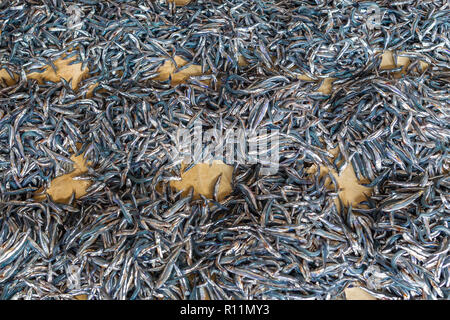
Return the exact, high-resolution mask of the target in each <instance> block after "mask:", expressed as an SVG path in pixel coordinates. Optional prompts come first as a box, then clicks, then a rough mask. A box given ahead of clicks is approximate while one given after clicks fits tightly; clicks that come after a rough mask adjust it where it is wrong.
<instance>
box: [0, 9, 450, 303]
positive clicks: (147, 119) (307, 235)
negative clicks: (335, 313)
mask: <svg viewBox="0 0 450 320" xmlns="http://www.w3.org/2000/svg"><path fill="white" fill-rule="evenodd" d="M374 6H375V7H376V8H378V16H376V17H373V16H371V15H370V14H369V13H368V12H369V11H368V10H369V9H370V8H374ZM77 18H79V19H78V20H77ZM368 18H374V19H373V20H374V21H375V24H373V25H372V27H370V24H368V23H367V19H368ZM377 19H378V22H377ZM73 22H75V25H74V24H73ZM0 26H1V34H0V68H2V70H3V72H6V73H7V74H9V75H11V77H14V78H15V79H16V83H15V84H13V85H8V84H6V83H5V82H4V81H1V84H0V86H1V88H0V299H75V298H76V297H79V296H80V295H87V298H88V299H342V298H345V293H344V291H345V289H346V288H348V287H351V286H356V287H361V288H363V290H365V291H366V292H368V293H370V294H371V295H373V296H374V297H376V298H378V299H449V297H450V290H449V285H450V270H449V269H450V268H449V266H450V258H449V254H448V253H449V235H450V227H449V224H450V215H449V213H450V193H449V192H450V177H449V166H450V154H449V151H450V148H449V146H450V145H449V140H450V108H449V106H450V104H449V103H450V97H449V93H450V88H449V83H450V72H449V67H450V41H449V34H450V5H449V2H448V1H446V0H442V1H441V0H433V1H431V0H400V1H388V0H386V1H375V2H357V1H347V0H341V1H338V0H334V1H331V0H307V1H297V0H284V1H278V0H248V1H240V0H222V1H219V0H211V1H210V0H203V1H202V0H193V1H191V3H189V4H187V5H186V6H177V5H175V4H173V3H167V2H166V1H127V0H116V1H114V0H107V1H93V0H81V1H76V2H69V1H62V0H45V1H38V0H26V1H25V0H22V1H3V2H2V3H1V4H0ZM386 50H390V51H392V52H393V53H394V57H401V56H402V57H407V58H409V59H410V61H411V64H410V65H409V66H407V67H406V68H404V69H403V71H404V72H403V74H401V75H400V76H399V75H398V71H400V68H394V69H390V70H381V69H380V64H381V59H382V53H383V52H384V51H386ZM175 56H180V57H182V58H183V59H184V60H186V61H188V64H187V65H185V66H183V67H180V66H177V65H176V62H175V60H174V57H175ZM69 58H72V59H75V60H73V61H72V62H71V64H79V63H81V64H82V68H88V69H89V76H88V77H86V79H84V80H83V81H82V82H81V84H80V86H79V87H78V88H77V89H75V90H74V89H73V88H72V85H73V83H72V80H71V81H66V80H64V79H61V80H60V81H59V82H50V81H47V82H46V81H43V82H41V83H39V82H37V81H36V80H33V79H27V74H29V73H31V72H36V73H41V72H43V70H44V69H45V68H54V69H56V67H55V65H54V61H55V60H57V59H69ZM242 58H244V60H245V63H240V62H241V60H242ZM168 60H169V61H172V62H173V63H174V64H175V66H176V67H177V71H180V70H183V69H185V68H187V67H189V66H191V65H200V66H201V69H202V73H203V75H196V76H191V77H190V78H189V79H188V80H187V81H186V82H185V83H181V84H178V85H173V84H171V78H169V79H168V80H167V81H160V80H156V79H157V76H158V70H159V68H160V67H161V66H162V64H164V63H165V61H168ZM423 63H426V64H427V65H428V67H427V68H422V67H421V64H423ZM300 75H307V76H309V77H310V78H311V80H308V81H307V80H302V79H300V78H299V76H300ZM326 78H334V79H335V81H334V83H333V89H332V92H331V93H330V94H325V93H321V92H319V91H318V88H319V87H320V85H321V84H322V83H323V81H324V79H326ZM94 85H96V86H94ZM92 88H95V89H94V90H93V94H92V95H89V92H90V90H91V91H92ZM195 120H201V121H202V124H203V129H204V130H207V129H209V128H216V129H218V130H225V129H227V128H232V127H240V128H245V129H252V130H256V129H264V128H265V129H270V130H274V129H276V130H279V132H280V143H279V145H278V151H279V169H278V172H277V173H276V174H273V175H263V174H261V173H260V171H261V164H246V163H229V164H230V165H232V166H233V177H232V189H233V191H232V193H231V194H230V195H228V196H227V197H225V198H224V199H220V200H219V199H218V197H217V190H218V187H217V185H218V183H219V182H220V181H217V182H216V187H215V188H214V190H215V192H214V195H213V197H212V199H210V198H206V197H204V196H201V197H200V198H199V199H198V198H196V197H194V196H193V192H192V189H191V190H190V192H188V193H187V194H185V193H182V192H178V191H176V190H173V189H172V188H171V187H170V182H171V181H173V180H177V179H180V175H181V170H189V169H190V168H191V167H192V166H189V167H188V168H183V169H182V167H181V164H180V163H179V162H174V161H171V157H170V153H169V150H170V146H171V145H173V136H174V135H175V133H176V131H177V130H178V129H179V128H185V129H188V130H191V129H192V128H193V124H194V122H195ZM261 139H264V137H261ZM333 148H339V152H338V155H337V157H335V158H333V157H332V154H331V152H330V150H331V149H333ZM268 152H272V151H268ZM72 154H76V155H81V154H84V157H85V158H86V161H88V163H89V169H88V172H87V173H85V174H83V175H81V176H79V177H77V178H75V179H81V180H89V181H91V182H92V184H91V185H90V187H89V188H88V190H87V194H86V195H84V196H82V197H80V198H78V199H77V198H76V197H75V194H74V195H73V196H72V197H71V198H70V199H69V200H68V201H67V202H66V203H58V202H55V201H54V200H53V199H52V198H51V197H50V196H49V195H45V197H46V199H44V200H43V201H37V200H35V194H36V192H37V191H38V190H40V189H45V188H47V187H49V186H50V183H51V181H52V179H54V178H55V177H58V176H61V175H63V174H65V173H68V172H70V171H71V170H72V169H73V166H74V163H73V162H72V160H71V159H70V157H71V155H72ZM350 165H351V166H352V167H353V169H354V171H355V174H356V176H357V177H358V178H359V179H361V181H364V185H365V186H367V187H370V188H373V192H372V193H371V194H367V195H366V197H365V200H364V201H362V202H361V203H359V204H357V205H355V204H354V205H347V204H345V203H343V202H342V200H341V199H340V198H339V191H340V190H341V188H342V186H339V185H338V182H337V181H336V179H335V178H334V177H333V176H332V175H330V174H322V172H321V170H317V172H315V173H314V174H311V172H312V171H311V170H309V169H311V168H312V167H316V168H322V167H324V166H328V167H329V168H333V169H335V170H336V172H338V173H340V172H342V171H343V170H344V169H345V168H346V167H347V166H350ZM327 181H331V182H330V183H331V185H328V183H327ZM44 194H45V193H44ZM339 202H340V205H338V204H339Z"/></svg>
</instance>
